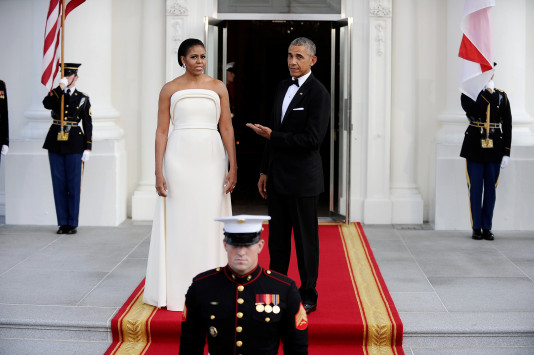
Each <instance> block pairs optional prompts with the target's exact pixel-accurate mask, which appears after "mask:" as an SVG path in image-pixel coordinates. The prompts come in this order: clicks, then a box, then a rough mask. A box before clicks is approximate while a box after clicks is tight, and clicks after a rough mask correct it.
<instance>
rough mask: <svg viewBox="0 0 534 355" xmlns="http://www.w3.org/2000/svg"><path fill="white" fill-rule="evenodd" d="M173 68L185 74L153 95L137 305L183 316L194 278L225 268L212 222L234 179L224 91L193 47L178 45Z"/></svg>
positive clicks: (225, 212)
mask: <svg viewBox="0 0 534 355" xmlns="http://www.w3.org/2000/svg"><path fill="white" fill-rule="evenodd" d="M178 63H179V64H180V65H181V66H183V67H184V68H185V73H184V74H183V75H181V76H179V77H177V78H175V79H174V80H172V81H170V82H168V83H167V84H165V85H164V86H163V88H162V89H161V92H160V96H159V104H158V105H159V108H158V127H157V130H156V190H157V192H158V195H159V196H160V197H158V201H157V205H156V211H155V213H154V222H153V225H152V235H151V239H150V250H149V253H148V263H147V273H146V281H145V290H144V295H143V302H145V303H147V304H150V305H153V306H156V307H158V308H161V307H167V309H168V310H171V311H182V310H183V306H184V303H185V294H186V292H187V288H188V287H189V285H190V284H191V281H192V279H193V277H194V276H195V275H197V274H198V273H200V272H202V271H205V270H208V269H212V268H215V267H219V266H223V265H226V263H227V259H226V253H225V251H224V248H223V243H222V239H223V237H224V235H223V225H222V223H221V222H215V221H214V218H216V217H220V216H231V215H232V211H231V201H230V192H232V191H233V189H234V188H235V184H236V180H237V163H236V157H235V143H234V130H233V128H232V119H231V115H230V106H229V99H228V91H227V89H226V86H225V85H224V83H223V82H221V81H220V80H216V79H214V78H212V77H210V76H208V75H206V74H204V73H203V71H204V67H205V66H206V50H205V48H204V44H203V43H202V42H201V41H200V40H197V39H187V40H185V41H184V42H182V44H181V45H180V48H179V49H178ZM171 123H172V132H171V133H170V134H169V126H170V124H171ZM217 124H218V125H219V131H220V133H219V131H218V130H217ZM221 138H222V139H221ZM225 149H226V154H225ZM228 164H229V167H230V169H229V170H228Z"/></svg>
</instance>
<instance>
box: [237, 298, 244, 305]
mask: <svg viewBox="0 0 534 355" xmlns="http://www.w3.org/2000/svg"><path fill="white" fill-rule="evenodd" d="M243 302H245V301H244V300H243V299H242V298H238V299H237V303H239V304H243Z"/></svg>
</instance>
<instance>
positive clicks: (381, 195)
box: [363, 0, 392, 224]
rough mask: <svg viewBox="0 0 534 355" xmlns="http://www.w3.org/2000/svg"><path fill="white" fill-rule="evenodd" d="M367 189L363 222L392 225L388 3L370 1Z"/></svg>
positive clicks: (389, 22) (389, 21)
mask: <svg viewBox="0 0 534 355" xmlns="http://www.w3.org/2000/svg"><path fill="white" fill-rule="evenodd" d="M368 80H369V81H368V84H369V87H368V92H369V95H368V100H369V101H368V106H369V116H368V124H367V129H368V130H367V137H368V140H367V152H368V155H367V178H366V181H367V188H366V190H367V191H366V197H365V202H364V216H363V222H364V223H367V224H384V223H391V217H392V216H391V207H392V204H391V199H390V137H391V136H390V133H391V127H390V125H391V1H390V0H388V1H371V2H370V18H369V78H368Z"/></svg>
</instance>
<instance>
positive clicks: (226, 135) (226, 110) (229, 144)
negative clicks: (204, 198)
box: [216, 80, 237, 193]
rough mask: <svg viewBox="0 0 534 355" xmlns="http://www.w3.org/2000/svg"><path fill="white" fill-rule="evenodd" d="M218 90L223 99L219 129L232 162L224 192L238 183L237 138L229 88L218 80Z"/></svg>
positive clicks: (230, 190) (225, 181)
mask: <svg viewBox="0 0 534 355" xmlns="http://www.w3.org/2000/svg"><path fill="white" fill-rule="evenodd" d="M216 92H217V93H218V94H219V97H220V100H221V117H220V119H219V131H220V132H221V138H222V141H223V144H224V147H225V148H226V153H227V154H228V160H229V162H230V170H229V171H228V175H226V178H225V180H224V184H225V189H224V192H225V193H228V192H232V191H233V190H234V188H235V184H236V183H237V160H236V155H235V138H234V127H233V126H232V115H231V113H230V101H229V95H228V90H227V89H226V86H225V85H224V83H223V82H222V81H219V80H217V84H216Z"/></svg>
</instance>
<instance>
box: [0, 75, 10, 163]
mask: <svg viewBox="0 0 534 355" xmlns="http://www.w3.org/2000/svg"><path fill="white" fill-rule="evenodd" d="M7 116H8V114H7V92H6V83H4V82H3V81H2V80H0V154H1V155H0V162H1V161H2V155H6V154H7V151H8V150H9V123H8V117H7Z"/></svg>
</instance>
